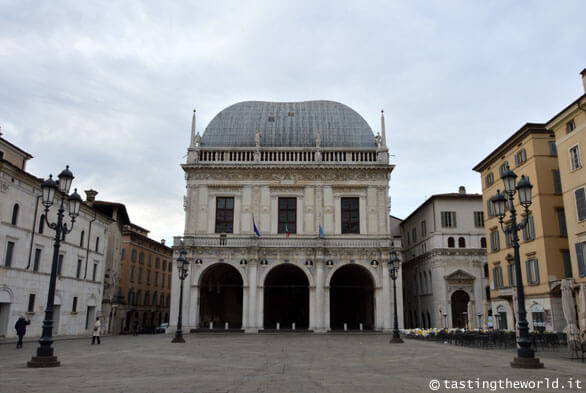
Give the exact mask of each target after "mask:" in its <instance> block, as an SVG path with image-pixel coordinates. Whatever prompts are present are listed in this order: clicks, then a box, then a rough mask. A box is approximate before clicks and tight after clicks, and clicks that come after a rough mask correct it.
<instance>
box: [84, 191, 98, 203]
mask: <svg viewBox="0 0 586 393" xmlns="http://www.w3.org/2000/svg"><path fill="white" fill-rule="evenodd" d="M96 195H98V192H97V191H96V190H92V189H89V190H85V201H86V202H88V203H91V202H94V201H95V200H96Z"/></svg>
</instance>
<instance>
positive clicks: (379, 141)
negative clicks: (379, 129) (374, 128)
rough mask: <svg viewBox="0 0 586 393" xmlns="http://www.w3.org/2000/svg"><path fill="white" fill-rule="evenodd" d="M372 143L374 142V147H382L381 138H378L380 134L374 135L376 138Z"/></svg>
mask: <svg viewBox="0 0 586 393" xmlns="http://www.w3.org/2000/svg"><path fill="white" fill-rule="evenodd" d="M374 141H375V142H376V147H382V146H383V138H382V137H381V136H380V134H376V136H375V137H374Z"/></svg>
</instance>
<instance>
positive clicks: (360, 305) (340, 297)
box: [329, 264, 375, 330]
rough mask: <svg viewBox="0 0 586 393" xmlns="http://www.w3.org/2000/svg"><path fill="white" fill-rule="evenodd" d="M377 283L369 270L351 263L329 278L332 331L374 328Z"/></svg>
mask: <svg viewBox="0 0 586 393" xmlns="http://www.w3.org/2000/svg"><path fill="white" fill-rule="evenodd" d="M374 283H375V280H374V278H373V277H372V275H371V273H370V272H369V271H368V269H367V268H365V267H363V266H360V265H356V264H351V265H344V266H342V267H340V268H339V269H337V270H336V271H335V272H334V273H333V274H332V276H331V278H330V285H329V288H330V291H329V292H330V293H329V301H330V302H329V303H330V328H331V329H333V330H335V329H343V328H344V324H346V326H347V327H348V329H358V328H359V327H360V324H362V327H363V328H364V329H374V327H375V285H374Z"/></svg>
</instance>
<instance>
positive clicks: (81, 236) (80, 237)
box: [79, 231, 85, 247]
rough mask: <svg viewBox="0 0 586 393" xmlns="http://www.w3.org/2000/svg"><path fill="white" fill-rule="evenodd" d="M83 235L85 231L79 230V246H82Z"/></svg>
mask: <svg viewBox="0 0 586 393" xmlns="http://www.w3.org/2000/svg"><path fill="white" fill-rule="evenodd" d="M84 236H85V231H81V234H80V235H79V246H80V247H83V238H84Z"/></svg>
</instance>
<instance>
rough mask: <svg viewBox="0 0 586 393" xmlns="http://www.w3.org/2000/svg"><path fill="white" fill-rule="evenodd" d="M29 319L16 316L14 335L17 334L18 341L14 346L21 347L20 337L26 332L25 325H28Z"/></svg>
mask: <svg viewBox="0 0 586 393" xmlns="http://www.w3.org/2000/svg"><path fill="white" fill-rule="evenodd" d="M30 324H31V321H29V320H26V319H24V317H20V318H18V321H16V324H15V325H14V328H15V329H16V335H17V336H18V342H17V343H16V348H22V338H23V337H24V335H25V334H26V325H30Z"/></svg>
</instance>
